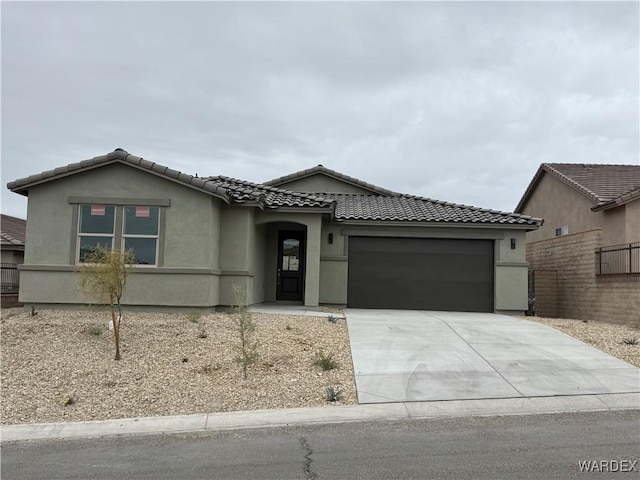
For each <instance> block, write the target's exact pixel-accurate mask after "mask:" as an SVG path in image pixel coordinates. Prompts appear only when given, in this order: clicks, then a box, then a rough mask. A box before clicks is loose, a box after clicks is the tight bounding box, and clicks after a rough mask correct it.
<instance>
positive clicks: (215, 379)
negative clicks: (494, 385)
mask: <svg viewBox="0 0 640 480" xmlns="http://www.w3.org/2000/svg"><path fill="white" fill-rule="evenodd" d="M253 315H254V318H255V319H256V321H257V330H256V338H257V339H258V340H259V342H260V350H259V351H260V355H261V357H260V361H259V363H258V364H256V365H254V366H252V367H250V369H249V378H248V380H244V379H243V377H242V370H241V368H240V366H239V365H237V364H236V363H235V362H234V360H233V359H234V357H235V355H236V352H235V350H234V348H233V346H234V345H236V344H237V341H238V340H237V339H238V333H237V331H236V330H235V328H234V322H233V317H232V316H230V315H228V314H224V313H215V314H206V315H202V316H199V315H196V314H175V313H171V314H169V313H157V312H153V313H152V312H145V313H142V312H125V319H124V320H123V323H122V327H121V334H122V341H121V347H122V360H121V361H115V360H113V355H114V345H113V336H112V332H110V331H109V330H108V321H109V319H110V313H109V311H108V310H106V309H104V310H101V311H97V310H74V311H70V310H41V311H39V312H38V315H36V316H31V314H30V312H28V311H25V310H22V309H9V310H3V311H2V320H1V324H2V325H1V326H2V335H1V356H2V358H1V360H2V385H1V400H2V402H1V415H2V416H1V423H3V424H15V423H41V422H59V421H81V420H100V419H107V418H125V417H146V416H156V415H179V414H191V413H203V412H224V411H233V410H254V409H269V408H288V407H304V406H321V405H324V406H327V408H331V406H332V405H336V404H342V405H344V404H353V403H357V398H356V390H355V384H354V377H353V363H352V360H351V352H350V348H349V339H348V332H347V326H346V323H345V321H344V320H342V319H341V320H338V321H337V322H336V323H332V322H329V321H328V319H327V317H303V316H293V315H273V314H266V313H254V314H253ZM327 315H329V314H327ZM523 318H526V319H527V320H532V321H537V322H540V323H544V324H546V325H549V326H551V327H554V328H557V329H558V330H561V331H563V332H565V333H567V334H569V335H571V336H573V337H576V338H578V339H580V340H582V341H584V342H586V343H589V344H591V345H594V346H595V347H597V348H599V349H600V350H603V351H604V352H607V353H609V354H611V355H613V356H615V357H618V358H620V359H622V360H624V361H626V362H628V363H630V364H632V365H635V366H637V367H640V345H627V344H625V343H624V340H625V339H632V338H636V339H637V340H638V342H640V329H639V328H638V327H630V326H623V325H615V324H609V323H605V322H595V321H589V322H583V321H581V320H568V319H552V318H538V317H523ZM319 352H323V353H324V354H325V355H330V356H332V358H333V359H334V360H335V361H336V363H337V364H338V368H337V369H334V370H327V371H324V370H322V368H320V367H318V366H316V365H314V364H313V363H314V360H315V359H316V358H317V355H318V353H319ZM327 387H334V388H336V389H340V390H341V391H342V394H343V397H342V399H341V400H340V401H339V402H335V403H334V402H327V400H326V388H327Z"/></svg>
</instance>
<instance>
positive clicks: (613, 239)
mask: <svg viewBox="0 0 640 480" xmlns="http://www.w3.org/2000/svg"><path fill="white" fill-rule="evenodd" d="M626 210H627V206H626V205H621V206H619V207H616V208H612V209H611V210H604V211H603V212H602V214H601V215H602V216H601V219H602V225H601V227H600V228H602V243H603V245H618V244H620V243H625V242H626V239H627V232H626V227H627V225H626V223H627V222H626V220H625V217H626V213H627V212H626ZM639 240H640V238H639Z"/></svg>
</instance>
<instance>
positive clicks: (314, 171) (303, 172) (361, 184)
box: [264, 165, 402, 196]
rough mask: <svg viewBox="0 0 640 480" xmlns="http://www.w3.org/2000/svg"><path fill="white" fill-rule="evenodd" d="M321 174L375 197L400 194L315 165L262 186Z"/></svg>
mask: <svg viewBox="0 0 640 480" xmlns="http://www.w3.org/2000/svg"><path fill="white" fill-rule="evenodd" d="M318 173H321V174H323V175H327V176H329V177H333V178H337V179H338V180H342V181H343V182H347V183H351V184H352V185H357V186H358V187H361V188H364V189H365V190H369V191H370V192H371V193H373V194H377V195H388V196H400V195H402V194H401V193H398V192H394V191H392V190H387V189H386V188H382V187H378V186H377V185H374V184H372V183H367V182H363V181H362V180H359V179H357V178H355V177H350V176H349V175H345V174H344V173H340V172H336V171H335V170H331V169H330V168H327V167H325V166H323V165H317V166H315V167H313V168H308V169H306V170H300V171H299V172H295V173H291V174H289V175H285V176H284V177H278V178H274V179H273V180H269V181H268V182H264V185H270V186H274V187H278V186H280V185H282V184H283V183H289V182H292V181H294V180H299V179H301V178H305V177H310V176H312V175H316V174H318Z"/></svg>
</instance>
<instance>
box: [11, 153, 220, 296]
mask: <svg viewBox="0 0 640 480" xmlns="http://www.w3.org/2000/svg"><path fill="white" fill-rule="evenodd" d="M72 197H74V198H76V199H77V198H87V199H89V200H90V199H96V203H98V201H99V199H103V198H110V199H141V200H144V199H154V200H166V201H168V202H170V205H169V206H163V207H161V209H163V213H162V214H161V219H162V221H161V227H160V232H159V236H160V239H159V243H160V246H159V247H158V248H159V252H160V253H159V265H158V266H159V267H167V268H179V269H183V270H184V269H187V270H188V269H192V268H200V269H202V268H204V269H209V270H211V271H215V270H216V269H217V268H218V258H219V252H218V243H219V235H220V233H219V232H220V229H219V223H220V214H219V210H220V203H221V202H220V200H218V199H216V198H213V197H211V196H210V195H207V194H204V193H201V192H198V191H196V190H193V189H190V188H185V187H184V186H181V185H178V184H176V183H174V182H171V181H169V180H166V179H163V178H160V177H157V176H155V175H150V174H149V173H146V172H142V171H139V170H137V169H135V168H132V167H128V166H125V165H122V164H116V165H108V166H104V167H101V168H98V169H95V170H91V171H88V172H84V173H79V174H76V175H73V176H69V177H66V178H61V179H59V180H57V181H56V182H52V183H45V184H43V185H39V186H35V187H32V188H31V189H30V190H29V202H28V215H27V235H28V237H27V238H28V241H27V246H26V251H25V264H26V265H27V266H28V267H32V268H31V269H27V270H26V271H24V272H22V274H21V280H22V279H24V281H21V285H20V298H21V301H23V302H39V303H85V302H86V301H87V299H85V298H83V296H82V295H81V292H79V275H78V274H77V273H74V272H71V271H68V267H69V266H72V265H74V264H75V261H76V259H75V252H76V242H77V228H78V227H77V208H78V206H77V204H76V203H74V202H75V201H76V200H73V198H72ZM56 267H60V269H59V270H58V271H56ZM63 267H67V269H66V270H65V268H63ZM144 268H150V269H152V268H156V267H139V269H141V270H142V269H144ZM217 284H218V279H217V276H216V275H215V274H212V275H205V276H203V275H190V274H186V273H181V274H179V275H175V276H174V275H172V274H170V273H163V274H155V275H152V274H140V275H135V276H133V277H132V280H131V284H130V286H129V289H130V290H131V292H127V294H128V295H129V297H127V300H126V301H133V300H129V299H134V298H135V303H136V304H138V305H178V306H180V305H190V304H191V305H194V306H195V305H197V306H210V305H215V304H216V303H217V300H218V287H217Z"/></svg>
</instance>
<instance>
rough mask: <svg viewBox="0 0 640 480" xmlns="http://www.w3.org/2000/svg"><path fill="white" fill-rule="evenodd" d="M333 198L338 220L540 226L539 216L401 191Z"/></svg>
mask: <svg viewBox="0 0 640 480" xmlns="http://www.w3.org/2000/svg"><path fill="white" fill-rule="evenodd" d="M332 197H333V198H335V199H336V200H337V205H336V213H335V217H336V219H338V220H372V221H376V220H377V221H403V222H434V223H481V224H487V223H488V224H508V225H529V226H540V225H541V224H542V220H541V219H539V218H534V217H530V216H528V215H518V214H515V213H507V212H500V211H497V210H489V209H484V208H477V207H471V206H468V205H459V204H454V203H448V202H442V201H439V200H433V199H430V198H423V197H416V196H412V195H401V196H399V197H387V196H379V195H378V196H376V195H353V194H339V195H332Z"/></svg>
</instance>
